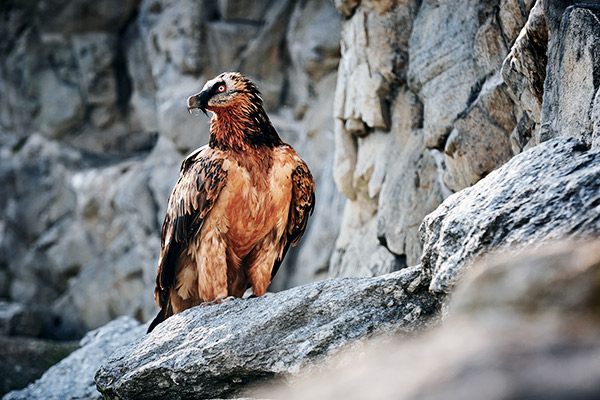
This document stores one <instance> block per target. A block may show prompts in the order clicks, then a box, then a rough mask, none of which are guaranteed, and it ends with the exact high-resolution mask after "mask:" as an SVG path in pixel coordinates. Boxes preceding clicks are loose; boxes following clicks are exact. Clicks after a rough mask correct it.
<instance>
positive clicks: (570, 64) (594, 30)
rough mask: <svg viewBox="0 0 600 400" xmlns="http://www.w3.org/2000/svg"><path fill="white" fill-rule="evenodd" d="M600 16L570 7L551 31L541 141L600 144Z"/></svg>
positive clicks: (590, 11)
mask: <svg viewBox="0 0 600 400" xmlns="http://www.w3.org/2000/svg"><path fill="white" fill-rule="evenodd" d="M599 65H600V13H598V11H592V10H588V9H584V8H578V7H570V8H568V9H567V10H566V11H565V12H564V14H563V15H562V18H561V19H560V26H557V27H556V29H554V30H553V29H550V41H549V45H548V70H547V71H548V72H547V79H546V82H545V85H544V103H543V108H542V118H541V119H542V121H541V123H542V126H541V132H540V138H539V140H540V141H544V140H548V139H550V138H553V137H557V136H570V137H575V138H577V139H579V140H581V141H583V142H584V143H585V144H586V145H588V146H590V145H591V144H592V142H596V143H597V137H598V131H597V130H594V124H598V120H597V117H598V113H597V111H596V112H594V110H595V109H597V101H596V99H597V97H598V93H599V92H600V67H599Z"/></svg>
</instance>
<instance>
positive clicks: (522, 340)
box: [261, 241, 600, 400]
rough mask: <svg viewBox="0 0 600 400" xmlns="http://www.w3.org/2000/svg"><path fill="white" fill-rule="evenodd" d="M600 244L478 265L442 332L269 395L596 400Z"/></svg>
mask: <svg viewBox="0 0 600 400" xmlns="http://www.w3.org/2000/svg"><path fill="white" fill-rule="evenodd" d="M598 293H600V242H598V241H595V242H591V243H584V244H581V243H576V242H562V243H558V244H554V245H552V246H547V247H543V248H541V249H536V250H528V251H527V252H521V253H519V254H512V255H505V256H503V257H498V258H495V259H493V260H490V261H488V262H486V263H484V264H480V265H478V266H477V268H474V270H473V271H472V272H471V274H470V275H469V276H468V277H467V278H466V279H465V282H464V283H462V284H461V285H459V288H458V290H457V292H456V294H455V295H454V296H453V301H452V303H451V305H450V307H449V313H448V317H447V321H446V322H445V323H444V325H443V326H440V327H438V328H436V329H435V330H433V331H431V332H429V333H427V334H425V335H421V336H419V337H418V338H415V339H411V340H408V341H405V342H403V343H396V344H393V343H386V344H385V345H380V346H379V347H376V348H375V349H371V350H370V351H369V353H368V354H367V355H364V354H362V355H361V356H360V357H359V356H358V355H357V354H355V353H348V354H344V357H345V358H346V364H347V366H346V367H345V368H338V369H331V370H329V371H327V372H326V373H323V372H320V373H318V374H315V375H314V376H313V377H312V378H308V379H304V380H302V381H299V382H297V383H296V384H295V385H293V386H292V387H289V386H288V387H285V388H281V389H280V390H275V391H274V390H265V391H264V392H262V393H261V394H263V395H264V396H265V397H268V398H285V399H324V400H325V399H332V400H333V399H348V400H353V399H366V398H373V399H381V400H388V399H389V400H392V399H394V400H407V399H421V400H423V399H427V400H434V399H435V400H437V399H440V400H441V399H464V400H471V399H473V400H475V399H481V398H485V399H490V400H496V399H498V400H500V399H514V400H517V399H518V400H521V399H523V400H524V399H533V398H536V399H556V400H559V399H564V400H567V399H569V400H570V399H594V398H598V397H599V396H600V311H599V310H600V308H599V305H600V303H599V301H598Z"/></svg>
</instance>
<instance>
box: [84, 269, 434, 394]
mask: <svg viewBox="0 0 600 400" xmlns="http://www.w3.org/2000/svg"><path fill="white" fill-rule="evenodd" d="M420 282H421V281H420V270H419V268H418V267H413V268H407V269H404V270H401V271H398V272H395V273H392V274H388V275H384V276H380V277H375V278H344V279H334V280H328V281H323V282H317V283H313V284H308V285H305V286H300V287H297V288H293V289H290V290H287V291H284V292H279V293H276V294H266V295H264V296H262V297H259V298H251V299H237V300H233V301H231V302H226V303H224V304H221V305H218V306H210V307H194V308H192V309H189V310H186V311H184V312H182V313H180V314H177V315H175V316H173V317H171V318H169V319H168V320H167V321H165V322H164V323H162V324H161V325H159V326H158V327H157V328H156V329H155V330H154V331H153V332H152V333H151V334H149V335H147V336H145V337H144V338H142V339H140V340H138V341H136V342H135V343H132V344H131V345H128V346H124V347H122V348H120V349H118V350H117V351H116V352H115V353H114V354H113V355H112V356H111V357H110V358H109V359H108V360H106V361H105V362H104V363H103V364H102V366H101V368H100V369H99V370H98V372H97V373H96V384H97V386H98V390H99V391H100V392H101V393H102V394H103V396H104V398H107V399H135V398H144V399H158V398H164V397H165V393H168V397H169V398H170V399H182V398H221V397H227V398H231V397H232V396H240V395H248V394H249V393H248V387H249V385H252V386H253V385H255V384H258V383H261V382H265V381H266V380H267V379H268V380H271V381H272V380H275V381H287V380H288V378H293V377H294V376H296V375H298V373H300V371H302V373H305V372H307V371H314V370H318V368H319V367H318V366H317V364H316V362H318V361H323V360H324V359H325V358H326V357H327V356H330V355H332V354H335V353H337V352H338V351H339V350H341V349H342V348H348V347H357V346H360V343H361V340H362V339H367V338H369V337H372V336H374V335H382V334H400V335H408V334H411V333H413V332H416V331H420V330H422V329H424V328H425V327H426V326H429V325H430V324H431V323H433V321H435V320H436V318H435V316H436V315H437V312H438V310H439V302H438V300H437V297H436V296H432V295H431V294H430V293H428V292H427V290H426V288H425V287H423V286H421V285H420Z"/></svg>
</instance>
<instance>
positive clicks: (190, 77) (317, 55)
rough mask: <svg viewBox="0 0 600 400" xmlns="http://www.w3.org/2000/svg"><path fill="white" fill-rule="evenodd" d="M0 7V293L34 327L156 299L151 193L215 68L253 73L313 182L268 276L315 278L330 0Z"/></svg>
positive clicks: (72, 328) (326, 188)
mask: <svg viewBox="0 0 600 400" xmlns="http://www.w3.org/2000/svg"><path fill="white" fill-rule="evenodd" d="M0 18H1V19H2V21H3V22H2V24H1V27H0V29H1V31H2V36H3V37H5V38H7V39H6V40H3V42H2V44H0V59H1V60H2V61H1V62H0V93H2V95H1V96H0V110H1V111H0V181H1V182H2V187H3V193H5V195H4V196H2V198H1V199H0V233H1V234H0V297H3V298H7V299H9V300H12V301H18V302H21V303H26V304H29V305H31V306H32V307H33V308H36V309H38V311H39V312H40V314H41V315H43V316H45V317H46V319H47V321H46V324H45V326H46V333H45V334H46V335H50V336H58V337H68V336H78V335H80V334H81V333H83V332H85V331H86V330H88V329H91V328H94V327H97V326H100V325H102V324H104V323H106V322H108V321H110V320H111V319H113V318H115V317H117V316H119V315H122V314H127V315H131V316H135V317H136V318H138V319H140V320H146V319H148V318H150V317H151V316H152V315H153V314H154V313H155V312H156V310H157V309H156V306H155V305H154V304H153V303H154V302H153V295H152V287H153V285H154V283H153V282H154V279H155V276H156V265H157V259H158V253H159V251H160V240H159V233H160V227H161V224H162V219H163V218H164V212H165V209H166V203H167V198H168V195H169V193H170V191H171V189H172V187H173V185H174V184H175V181H176V179H177V176H178V173H179V164H180V162H181V160H182V159H183V157H184V156H185V154H186V153H188V152H189V151H191V150H193V149H194V148H196V147H199V146H201V145H203V144H205V143H206V142H207V140H208V119H206V118H204V117H203V116H196V115H189V114H188V113H187V110H186V107H185V100H186V98H187V97H188V96H189V95H190V94H193V93H195V92H197V91H198V90H199V89H200V88H201V87H202V85H203V84H204V82H205V81H206V80H207V79H210V78H212V77H214V76H215V75H217V74H218V73H220V72H222V71H224V70H239V71H242V72H243V73H244V74H246V75H248V76H250V77H251V78H253V79H254V80H255V81H256V82H257V84H258V86H259V88H260V89H261V91H262V93H263V97H264V99H265V103H266V108H267V112H268V113H269V115H270V116H271V118H272V120H273V123H274V125H275V126H276V128H277V129H278V131H279V132H280V134H281V136H282V137H283V139H284V140H285V141H288V142H290V143H291V144H293V145H294V146H295V147H296V149H297V150H298V151H299V153H300V154H301V155H302V156H303V157H304V159H305V160H307V162H308V164H309V165H310V167H311V170H312V172H313V175H314V176H315V179H316V182H317V204H318V205H317V208H316V210H315V213H314V215H313V217H312V221H311V224H310V225H309V228H308V230H307V232H306V234H305V236H304V238H303V240H302V245H301V246H300V247H299V248H297V249H294V251H292V252H290V254H289V255H288V258H287V260H286V264H287V265H285V266H284V267H283V268H282V269H281V273H280V274H279V276H278V277H277V278H278V279H277V281H276V282H274V283H273V285H272V289H274V290H278V289H279V290H280V289H282V288H286V287H290V286H293V285H296V284H298V283H305V282H308V281H312V280H315V279H317V278H318V277H321V278H322V277H325V276H326V275H327V270H328V266H329V258H330V256H331V253H332V249H333V242H334V239H335V237H336V236H337V232H338V229H339V228H338V227H339V225H340V223H339V220H340V218H341V211H342V206H343V196H341V195H340V194H339V192H337V190H336V189H335V185H334V184H333V178H332V165H333V122H332V119H331V114H332V103H333V97H334V93H335V85H336V69H337V65H338V60H339V56H340V50H339V32H340V29H341V28H340V26H341V17H340V16H339V14H338V13H337V11H336V9H335V7H334V5H333V3H330V2H321V1H317V0H309V1H296V0H285V1H269V0H262V1H258V2H252V3H250V2H242V1H227V0H221V1H218V2H212V1H200V2H198V1H192V0H144V1H138V0H128V1H108V2H104V1H103V2H95V1H88V0H78V1H63V0H48V1H41V2H33V1H27V2H21V1H9V2H4V3H3V4H2V6H0ZM5 22H6V23H5Z"/></svg>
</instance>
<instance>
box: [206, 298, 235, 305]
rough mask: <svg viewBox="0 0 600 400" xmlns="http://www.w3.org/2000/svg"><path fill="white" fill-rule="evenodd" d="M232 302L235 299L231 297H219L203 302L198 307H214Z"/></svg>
mask: <svg viewBox="0 0 600 400" xmlns="http://www.w3.org/2000/svg"><path fill="white" fill-rule="evenodd" d="M232 300H235V297H233V296H227V297H219V298H216V299H214V300H213V301H205V302H202V303H200V307H208V306H214V305H217V304H223V303H226V302H228V301H232Z"/></svg>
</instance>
